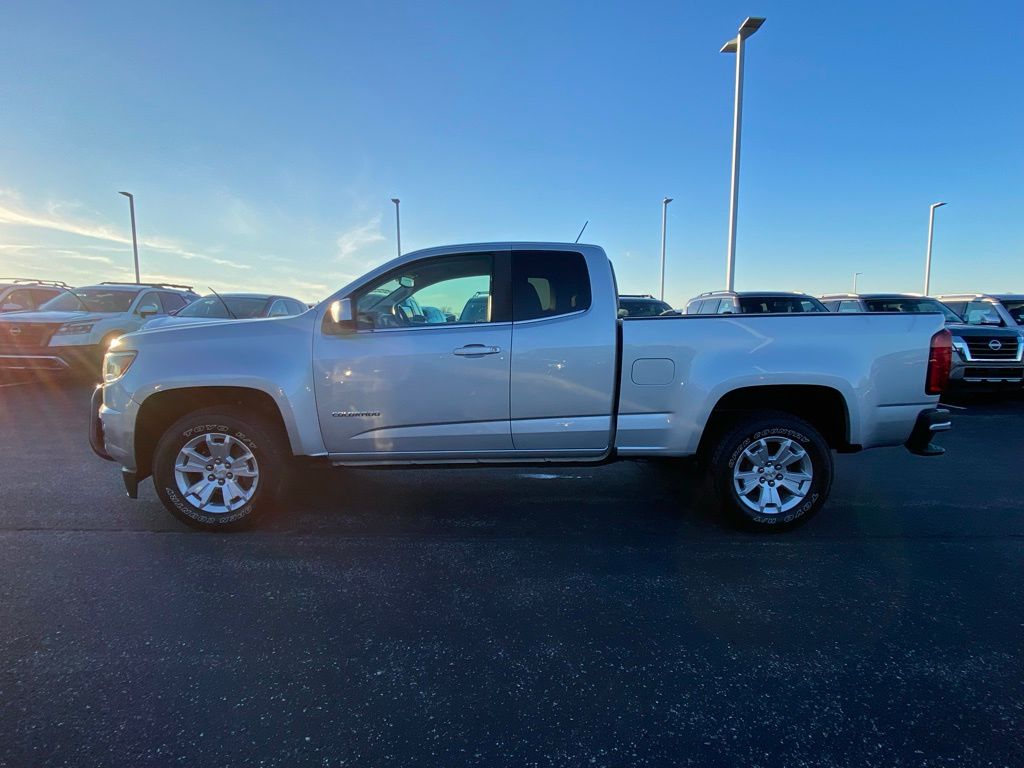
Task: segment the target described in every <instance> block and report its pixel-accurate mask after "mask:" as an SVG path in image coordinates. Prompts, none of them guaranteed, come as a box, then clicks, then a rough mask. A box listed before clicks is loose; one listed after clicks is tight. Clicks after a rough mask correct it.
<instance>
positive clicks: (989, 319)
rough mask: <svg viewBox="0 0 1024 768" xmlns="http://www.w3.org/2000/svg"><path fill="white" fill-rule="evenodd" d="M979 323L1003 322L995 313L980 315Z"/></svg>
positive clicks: (999, 323) (995, 323) (994, 323)
mask: <svg viewBox="0 0 1024 768" xmlns="http://www.w3.org/2000/svg"><path fill="white" fill-rule="evenodd" d="M981 324H982V325H1002V324H1003V322H1002V320H1000V319H999V318H998V317H996V316H995V315H982V316H981Z"/></svg>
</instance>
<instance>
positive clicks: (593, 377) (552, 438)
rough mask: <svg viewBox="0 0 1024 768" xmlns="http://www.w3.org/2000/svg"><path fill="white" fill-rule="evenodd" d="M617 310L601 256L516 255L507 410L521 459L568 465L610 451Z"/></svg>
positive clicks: (519, 249)
mask: <svg viewBox="0 0 1024 768" xmlns="http://www.w3.org/2000/svg"><path fill="white" fill-rule="evenodd" d="M617 306H618V300H617V296H616V292H615V283H614V278H613V277H612V273H611V265H610V263H609V262H608V258H607V256H605V255H604V252H603V251H601V250H600V249H599V248H593V247H587V248H584V247H581V248H580V250H579V251H569V250H554V249H552V250H538V249H536V248H535V247H533V246H527V245H524V246H516V247H515V248H513V251H512V312H513V321H514V322H513V324H512V387H511V394H510V397H509V402H510V407H511V418H512V442H513V443H514V444H515V447H516V450H517V451H531V452H536V453H539V454H544V455H549V456H552V457H559V456H561V457H571V456H573V455H580V456H591V455H600V454H602V453H603V452H604V451H606V450H607V449H608V446H609V442H610V439H611V428H612V418H613V414H612V409H613V403H614V393H615V382H616V378H617V375H618V374H617V371H616V364H617V360H616V357H617V348H618V334H617V325H616V323H617V319H616V314H617V310H616V308H617Z"/></svg>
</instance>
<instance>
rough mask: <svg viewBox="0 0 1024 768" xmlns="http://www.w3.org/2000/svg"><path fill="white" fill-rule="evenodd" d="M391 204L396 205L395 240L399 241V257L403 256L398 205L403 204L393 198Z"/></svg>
mask: <svg viewBox="0 0 1024 768" xmlns="http://www.w3.org/2000/svg"><path fill="white" fill-rule="evenodd" d="M391 202H392V203H394V204H395V239H396V240H397V241H398V255H399V256H401V255H402V222H401V219H399V218H398V204H399V203H400V202H402V201H401V200H399V199H398V198H397V197H392V198H391Z"/></svg>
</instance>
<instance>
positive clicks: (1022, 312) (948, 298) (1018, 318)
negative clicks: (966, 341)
mask: <svg viewBox="0 0 1024 768" xmlns="http://www.w3.org/2000/svg"><path fill="white" fill-rule="evenodd" d="M938 298H939V300H940V301H942V302H944V303H945V304H947V305H949V306H950V307H951V308H952V309H953V310H954V311H955V312H956V313H957V314H958V315H960V317H962V318H963V319H964V322H966V323H967V324H968V325H997V326H1000V327H1002V328H1014V329H1016V330H1017V331H1018V333H1021V334H1024V294H1022V293H991V294H989V293H957V294H944V295H942V296H939V297H938Z"/></svg>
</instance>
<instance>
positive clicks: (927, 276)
mask: <svg viewBox="0 0 1024 768" xmlns="http://www.w3.org/2000/svg"><path fill="white" fill-rule="evenodd" d="M944 205H945V203H932V204H931V207H930V208H929V209H928V254H927V255H926V256H925V257H924V295H925V296H927V295H928V289H929V288H931V284H932V235H934V234H935V209H936V208H941V207H942V206H944Z"/></svg>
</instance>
